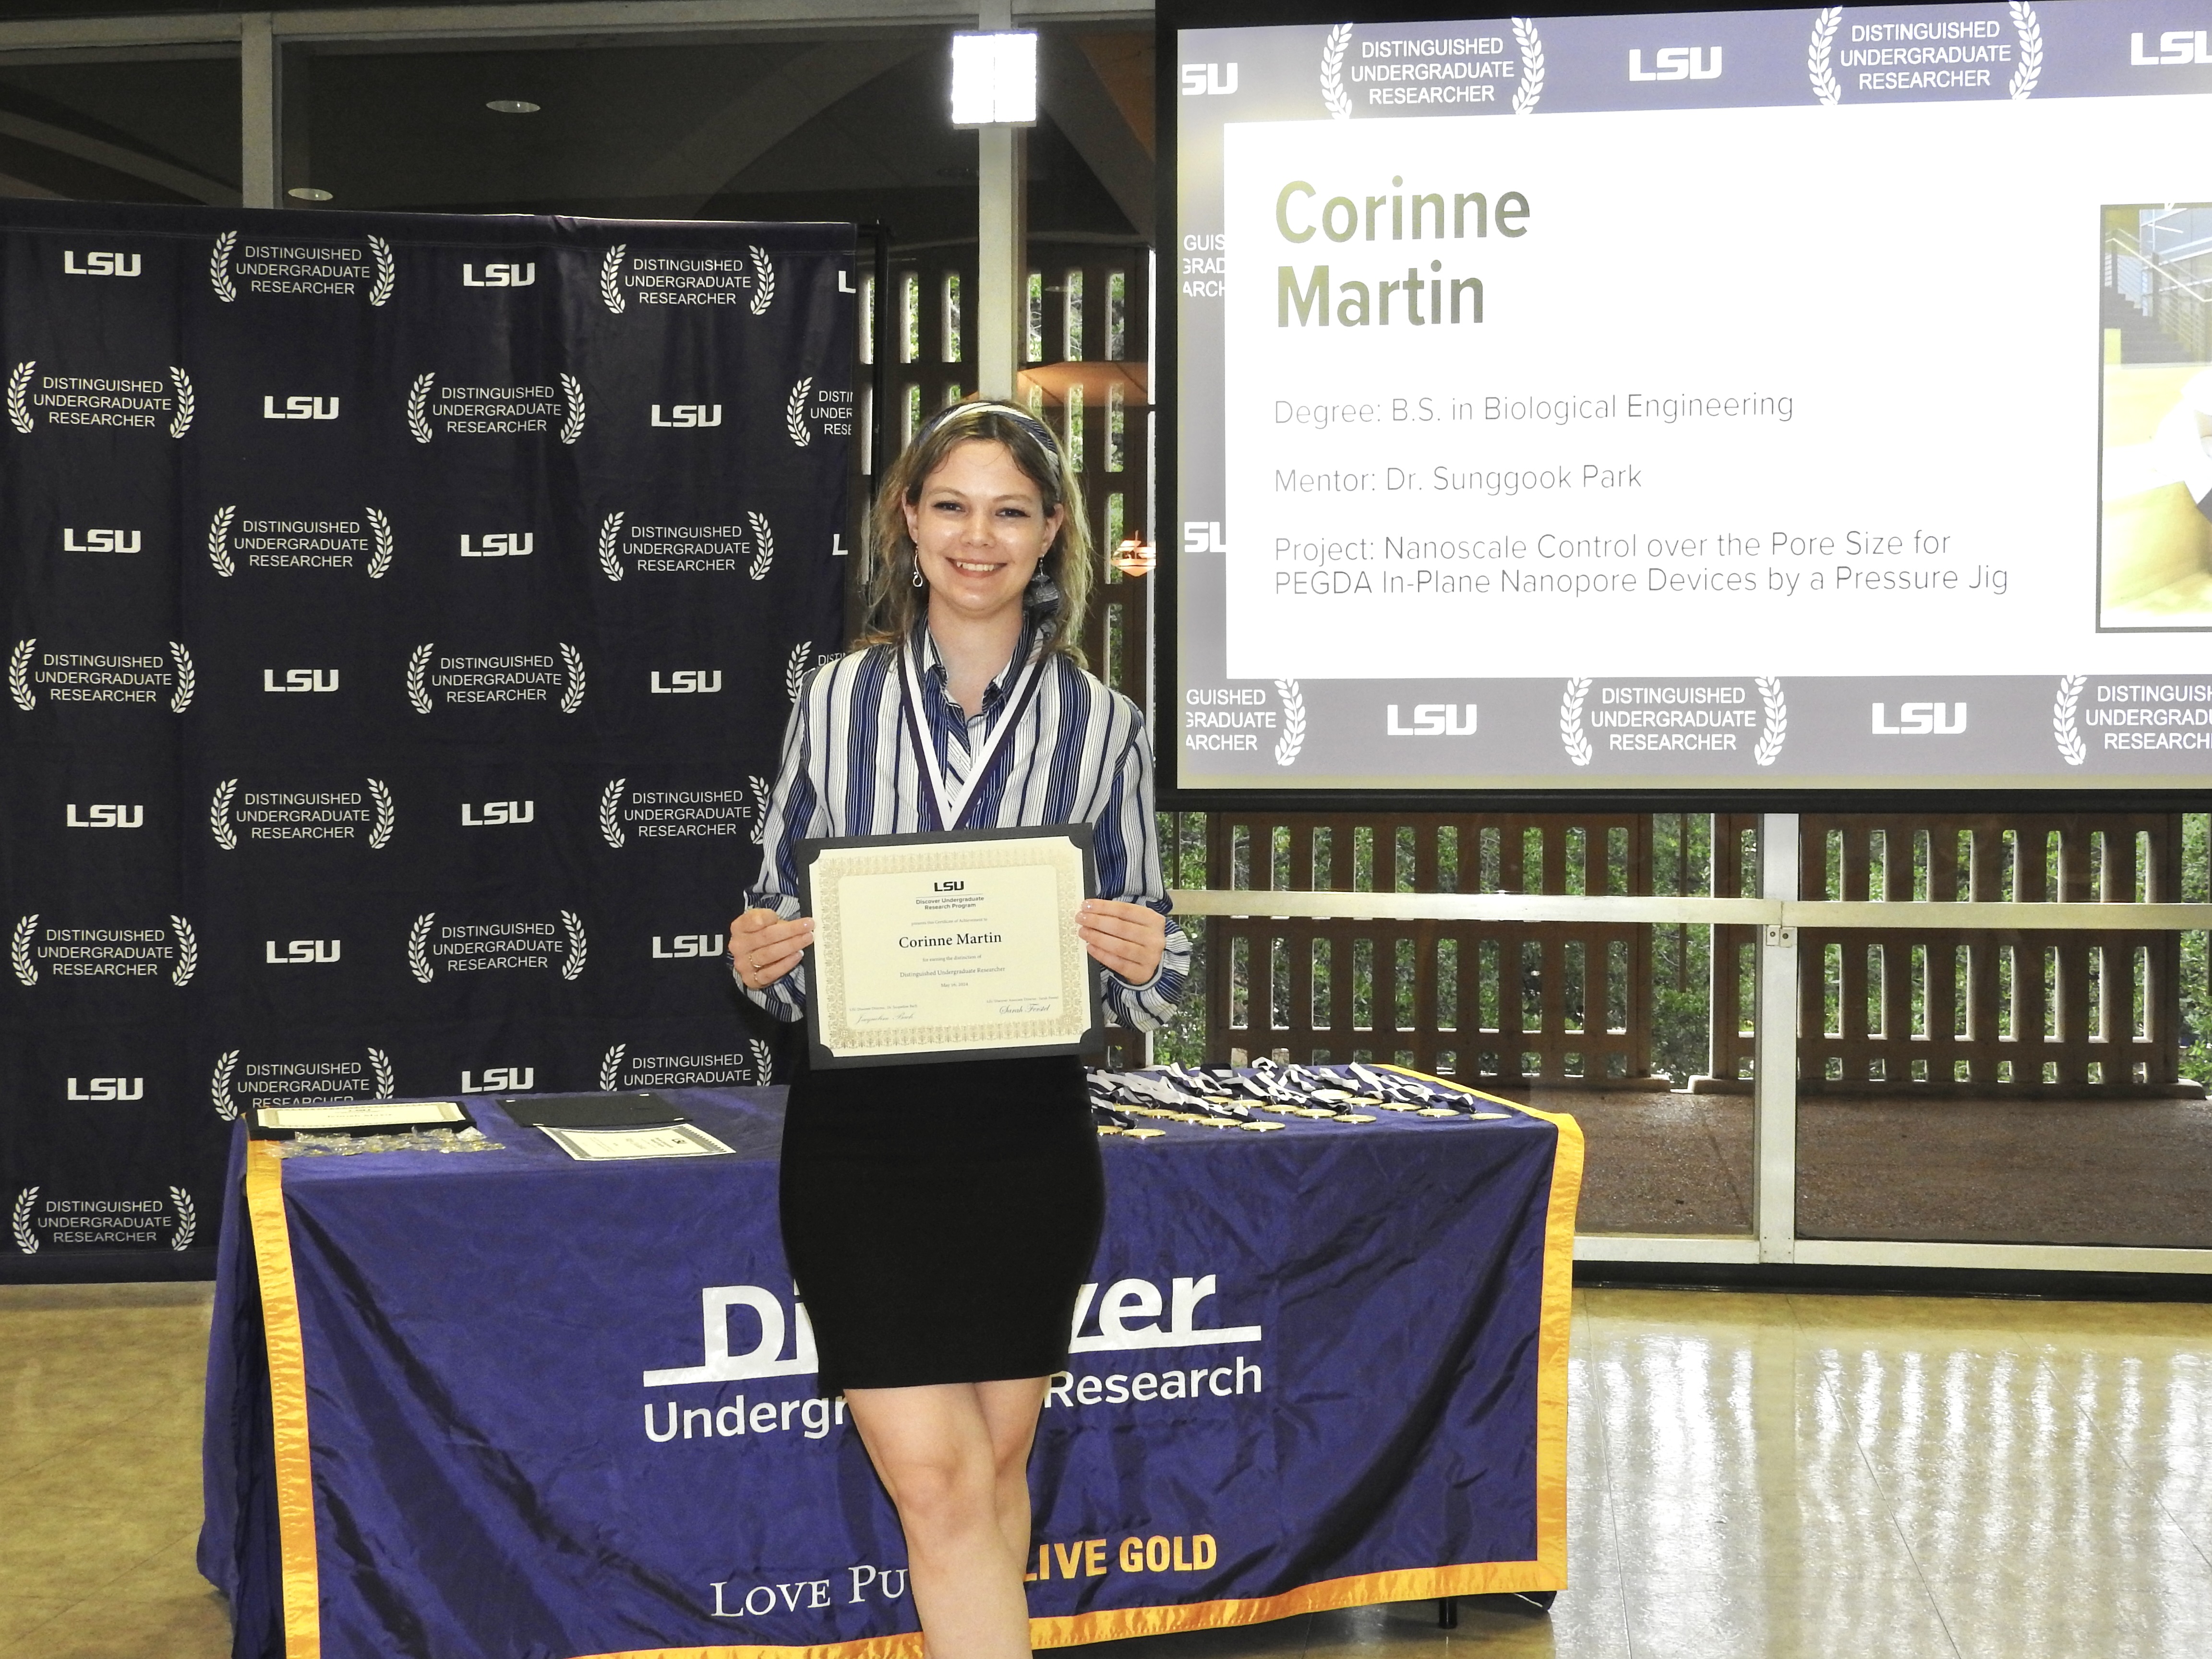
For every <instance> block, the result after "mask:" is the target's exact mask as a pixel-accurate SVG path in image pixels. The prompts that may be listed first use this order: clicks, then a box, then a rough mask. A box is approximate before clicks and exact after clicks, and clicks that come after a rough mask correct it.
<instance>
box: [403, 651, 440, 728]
mask: <svg viewBox="0 0 2212 1659" xmlns="http://www.w3.org/2000/svg"><path fill="white" fill-rule="evenodd" d="M436 643H437V641H435V640H425V641H422V644H420V645H418V646H416V647H415V648H414V649H413V650H412V651H410V652H409V653H407V701H408V702H410V703H411V704H412V705H413V706H414V709H415V712H416V714H428V713H429V712H430V706H431V705H430V687H429V684H428V675H429V672H430V647H432V646H433V645H435V644H436Z"/></svg>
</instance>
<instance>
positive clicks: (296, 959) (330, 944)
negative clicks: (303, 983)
mask: <svg viewBox="0 0 2212 1659" xmlns="http://www.w3.org/2000/svg"><path fill="white" fill-rule="evenodd" d="M280 945H281V946H282V947H283V948H282V949H281V950H280V949H279V948H278V947H279V946H280ZM262 949H263V960H264V962H266V963H269V964H270V966H272V967H277V968H298V967H302V966H312V965H314V964H317V963H320V964H323V965H325V966H327V965H328V964H330V963H333V962H336V961H337V959H338V957H340V956H341V955H342V954H343V951H344V949H345V941H344V940H343V939H264V940H263V941H262Z"/></svg>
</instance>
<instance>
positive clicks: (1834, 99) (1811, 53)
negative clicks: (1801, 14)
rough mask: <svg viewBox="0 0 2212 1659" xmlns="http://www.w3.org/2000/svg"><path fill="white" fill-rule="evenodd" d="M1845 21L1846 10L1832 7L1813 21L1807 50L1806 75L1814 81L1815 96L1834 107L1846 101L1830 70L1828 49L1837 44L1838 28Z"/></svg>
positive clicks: (1842, 90)
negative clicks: (1811, 34) (1811, 35)
mask: <svg viewBox="0 0 2212 1659" xmlns="http://www.w3.org/2000/svg"><path fill="white" fill-rule="evenodd" d="M1842 21H1844V9H1843V8H1842V7H1841V6H1830V7H1829V8H1828V9H1826V10H1825V11H1823V12H1822V13H1821V14H1820V15H1819V16H1817V17H1815V18H1814V20H1813V39H1812V42H1811V44H1810V45H1808V46H1807V47H1806V48H1805V73H1806V75H1807V76H1809V77H1810V78H1811V80H1812V82H1813V95H1814V97H1815V98H1817V99H1819V100H1820V101H1821V102H1822V103H1824V104H1827V105H1830V106H1834V105H1837V104H1840V103H1842V102H1843V101H1844V89H1843V88H1841V87H1839V86H1838V85H1837V84H1836V77H1835V75H1834V73H1833V72H1832V70H1830V69H1829V68H1828V49H1829V48H1830V47H1831V46H1834V45H1835V44H1836V26H1837V25H1838V24H1839V23H1841V22H1842Z"/></svg>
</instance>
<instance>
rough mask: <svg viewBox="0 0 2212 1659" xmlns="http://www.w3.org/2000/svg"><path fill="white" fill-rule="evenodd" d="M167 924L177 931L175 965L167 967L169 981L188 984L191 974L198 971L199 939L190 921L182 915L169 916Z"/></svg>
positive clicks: (175, 983)
mask: <svg viewBox="0 0 2212 1659" xmlns="http://www.w3.org/2000/svg"><path fill="white" fill-rule="evenodd" d="M169 926H170V927H173V928H175V929H176V931H177V965H176V966H175V967H173V968H172V969H169V983H170V984H172V985H190V984H191V982H192V975H194V974H195V973H197V972H198V971H199V965H200V942H199V939H198V938H197V936H196V935H195V934H194V933H193V932H192V925H191V923H190V922H189V921H185V919H184V918H183V917H182V916H171V917H170V918H169Z"/></svg>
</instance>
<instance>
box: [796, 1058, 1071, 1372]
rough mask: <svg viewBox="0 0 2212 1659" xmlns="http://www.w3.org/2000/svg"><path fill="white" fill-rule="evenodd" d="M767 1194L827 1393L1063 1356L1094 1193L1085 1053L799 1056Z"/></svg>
mask: <svg viewBox="0 0 2212 1659" xmlns="http://www.w3.org/2000/svg"><path fill="white" fill-rule="evenodd" d="M1105 1210H1106V1188H1105V1180H1104V1174H1103V1169H1102V1167H1101V1165H1100V1162H1099V1158H1098V1135H1097V1130H1095V1129H1094V1128H1093V1127H1091V1109H1090V1103H1089V1098H1088V1096H1087V1093H1086V1091H1085V1087H1084V1082H1083V1067H1082V1062H1081V1061H1079V1060H1076V1059H1074V1058H1073V1057H1072V1056H1067V1057H1052V1058H1046V1059H1036V1060H955V1061H950V1062H947V1063H945V1064H942V1065H934V1066H859V1067H854V1068H852V1069H850V1070H846V1069H838V1070H830V1071H810V1070H809V1069H808V1067H807V1066H806V1064H805V1060H804V1059H802V1060H801V1061H800V1066H799V1073H798V1075H797V1076H796V1077H794V1078H793V1080H792V1085H791V1093H790V1103H789V1105H788V1107H787V1112H786V1115H785V1118H784V1128H783V1168H782V1179H781V1212H782V1221H783V1246H784V1252H785V1255H787V1257H788V1259H789V1261H790V1263H791V1270H792V1276H793V1279H796V1280H797V1281H798V1285H799V1296H800V1297H801V1299H802V1300H804V1301H805V1304H806V1310H807V1316H808V1317H809V1319H810V1320H811V1322H812V1323H813V1327H814V1340H815V1346H816V1347H817V1351H818V1352H819V1353H820V1356H821V1362H822V1370H821V1382H820V1386H821V1389H822V1392H823V1393H824V1394H825V1395H829V1394H837V1393H841V1392H842V1391H843V1390H844V1389H902V1388H914V1387H918V1386H921V1385H922V1384H925V1383H987V1382H994V1381H997V1380H1000V1379H1002V1378H1007V1377H1022V1376H1049V1375H1051V1374H1052V1373H1053V1372H1054V1371H1057V1370H1063V1369H1064V1368H1065V1367H1066V1364H1067V1348H1068V1340H1069V1336H1070V1334H1071V1333H1070V1326H1071V1323H1072V1322H1073V1318H1074V1313H1075V1297H1076V1295H1077V1292H1078V1291H1079V1290H1080V1289H1081V1287H1082V1285H1083V1282H1084V1277H1085V1274H1086V1273H1089V1272H1090V1270H1091V1261H1092V1258H1093V1257H1094V1256H1095V1255H1097V1250H1098V1233H1099V1228H1100V1226H1101V1225H1103V1221H1104V1218H1105Z"/></svg>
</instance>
